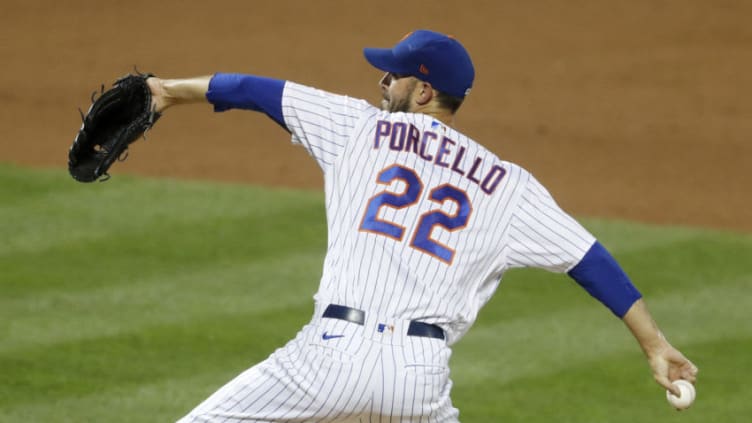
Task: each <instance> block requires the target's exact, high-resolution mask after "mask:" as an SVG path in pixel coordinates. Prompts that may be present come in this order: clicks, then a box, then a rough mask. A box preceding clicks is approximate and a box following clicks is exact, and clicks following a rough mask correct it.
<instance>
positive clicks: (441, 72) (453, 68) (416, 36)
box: [363, 30, 475, 98]
mask: <svg viewBox="0 0 752 423" xmlns="http://www.w3.org/2000/svg"><path fill="white" fill-rule="evenodd" d="M363 54H364V55H365V56H366V60H368V62H369V63H370V64H371V65H373V66H374V67H376V68H377V69H381V70H382V71H384V72H392V73H396V74H407V75H410V76H414V77H416V78H418V79H420V80H421V81H426V82H428V83H429V84H431V85H432V86H433V87H434V88H436V89H437V90H439V91H441V92H444V93H447V94H449V95H452V96H454V97H460V98H464V97H465V96H466V95H468V94H469V93H470V88H471V87H472V86H473V79H475V68H473V62H472V60H470V55H469V54H468V53H467V50H465V47H463V46H462V44H460V42H459V41H457V40H455V39H454V38H453V37H451V36H448V35H444V34H441V33H438V32H434V31H427V30H417V31H413V32H411V33H409V34H407V35H406V36H405V37H404V38H403V39H402V40H401V41H400V42H398V43H397V45H395V46H394V47H393V48H364V49H363Z"/></svg>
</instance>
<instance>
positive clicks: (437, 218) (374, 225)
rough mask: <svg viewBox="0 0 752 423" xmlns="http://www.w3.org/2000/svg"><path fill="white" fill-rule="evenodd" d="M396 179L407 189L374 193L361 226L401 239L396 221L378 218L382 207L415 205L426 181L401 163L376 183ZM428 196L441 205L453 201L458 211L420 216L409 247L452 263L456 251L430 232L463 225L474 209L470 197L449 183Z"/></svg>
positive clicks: (389, 169)
mask: <svg viewBox="0 0 752 423" xmlns="http://www.w3.org/2000/svg"><path fill="white" fill-rule="evenodd" d="M395 180H400V181H402V182H404V183H405V189H404V191H403V192H402V193H395V192H391V191H382V192H380V193H378V194H376V195H375V196H373V197H372V198H371V200H370V201H369V202H368V207H367V208H366V213H365V216H363V222H362V223H361V224H360V229H361V230H363V231H367V232H372V233H375V234H378V235H384V236H387V237H389V238H392V239H394V240H397V241H402V239H403V237H404V235H405V228H404V227H403V226H400V225H398V224H396V223H394V222H389V221H387V220H382V219H379V216H378V215H379V210H381V208H382V207H391V208H393V209H397V210H399V209H403V208H405V207H410V206H412V205H414V204H415V203H417V202H418V199H419V198H420V195H421V193H422V192H423V182H422V181H421V180H420V178H419V177H418V175H417V174H416V173H415V171H414V170H412V169H409V168H406V167H403V166H400V165H393V166H390V167H388V168H386V169H384V170H382V171H381V173H379V176H378V177H377V178H376V182H377V183H379V184H382V185H390V184H391V183H392V182H394V181H395ZM429 198H430V199H431V201H433V202H436V203H438V204H444V202H446V201H452V202H454V203H455V205H456V206H457V207H456V212H455V213H454V215H449V214H446V213H444V212H443V211H441V210H433V211H429V212H426V213H424V214H423V215H421V216H420V220H419V221H418V226H417V227H416V229H415V231H414V232H413V237H412V240H411V241H410V246H411V247H412V248H415V249H417V250H419V251H422V252H424V253H427V254H429V255H431V256H433V257H436V258H437V259H439V260H441V261H443V262H445V263H447V264H452V259H453V258H454V250H453V249H452V248H450V247H448V246H446V245H444V244H441V243H439V242H437V241H436V240H434V239H432V238H431V232H432V231H433V229H434V227H435V226H437V225H438V226H441V227H442V228H444V229H446V230H448V231H450V232H453V231H456V230H459V229H462V228H464V227H465V226H466V225H467V221H468V220H469V219H470V214H471V213H472V210H473V209H472V206H471V205H470V200H469V199H468V198H467V193H465V191H462V190H460V189H459V188H457V187H455V186H453V185H449V184H443V185H439V186H438V187H436V188H434V189H432V190H431V193H430V195H429Z"/></svg>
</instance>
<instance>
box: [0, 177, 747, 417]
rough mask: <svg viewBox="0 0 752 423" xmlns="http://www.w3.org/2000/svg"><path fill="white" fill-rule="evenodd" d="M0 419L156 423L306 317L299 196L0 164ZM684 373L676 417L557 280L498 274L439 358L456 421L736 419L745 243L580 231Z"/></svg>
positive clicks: (314, 222)
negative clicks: (446, 359)
mask: <svg viewBox="0 0 752 423" xmlns="http://www.w3.org/2000/svg"><path fill="white" fill-rule="evenodd" d="M0 199H1V201H2V203H0V239H2V242H0V422H169V421H174V420H176V419H177V418H179V417H181V416H182V415H183V414H184V413H186V412H187V411H189V410H190V409H191V408H192V407H193V406H195V405H196V404H198V403H199V402H200V401H201V400H203V399H204V398H205V397H206V396H208V395H209V394H210V393H212V392H213V391H214V390H215V389H216V388H217V387H219V386H220V385H221V384H223V383H224V382H226V381H227V380H229V379H230V378H231V377H233V376H234V375H236V374H237V373H239V372H240V371H242V370H244V369H245V368H247V367H250V366H251V365H252V364H253V363H255V362H258V361H260V360H262V359H263V358H265V357H266V356H267V355H268V354H269V353H271V352H272V351H273V350H274V348H276V347H278V346H281V345H282V344H283V343H284V342H285V341H286V340H287V339H289V338H291V337H292V336H293V335H294V334H295V332H296V331H297V329H298V328H299V327H300V326H301V325H302V324H304V323H305V322H307V320H308V319H309V318H310V315H311V312H312V299H311V296H312V295H313V293H314V292H315V290H316V286H317V282H318V278H319V276H320V274H321V261H322V258H323V254H324V248H325V238H326V226H325V220H324V208H323V195H322V194H321V193H319V192H304V191H293V190H269V189H265V188H256V187H250V186H243V185H231V184H215V183H208V182H185V181H172V180H150V179H143V178H135V177H130V176H124V175H116V176H115V177H114V178H113V179H112V180H111V181H109V182H107V183H103V184H101V183H94V184H80V183H76V182H74V181H73V180H72V179H71V178H70V177H69V176H68V175H67V172H66V171H65V170H60V171H50V170H44V171H43V170H29V169H23V168H18V167H14V166H9V165H0ZM582 222H583V223H584V224H585V226H586V227H588V228H589V229H590V230H591V231H592V232H593V233H594V234H595V235H596V236H598V238H600V239H601V241H602V242H603V243H604V244H605V245H606V246H608V248H609V249H610V250H611V251H612V252H613V253H614V255H615V256H616V257H617V259H618V260H619V261H620V262H621V263H622V265H623V267H624V268H625V269H626V270H627V272H628V273H629V274H630V276H631V277H632V279H633V281H634V282H635V283H636V284H637V285H638V287H639V288H640V289H641V291H642V292H643V293H644V294H645V296H646V299H647V302H648V306H649V307H650V308H651V310H652V311H653V314H654V315H655V317H656V319H657V320H658V322H659V324H660V325H661V326H662V328H663V329H664V331H665V332H666V334H667V336H668V337H669V339H670V340H671V341H672V342H673V343H674V344H675V345H676V346H677V347H679V348H680V349H681V350H682V351H684V352H685V353H686V354H687V355H688V356H689V357H690V358H692V359H693V360H694V361H695V363H696V364H697V365H698V366H699V367H700V379H699V382H698V384H697V388H698V397H697V401H696V402H695V404H694V405H693V406H692V408H690V409H689V410H687V411H685V412H681V413H679V412H676V411H674V410H672V409H671V408H670V407H669V405H668V404H667V403H666V400H665V396H664V393H663V391H662V389H661V388H660V387H659V386H658V385H656V384H655V383H654V382H653V380H652V376H651V374H650V373H649V371H648V367H647V364H646V362H645V360H644V359H643V357H642V355H641V352H640V351H639V348H638V347H637V344H636V343H635V342H634V341H633V340H632V338H631V336H630V335H629V333H628V331H627V330H626V329H625V328H624V327H623V325H622V323H621V322H620V321H619V320H618V319H616V318H615V317H613V316H612V315H611V314H610V313H609V312H608V311H607V310H606V309H605V308H604V307H602V306H601V305H600V304H598V303H597V302H596V301H595V300H593V299H591V298H590V297H589V296H588V295H587V294H586V293H585V291H583V290H581V289H580V288H579V287H578V286H577V285H576V284H574V283H573V282H572V281H571V280H570V279H569V278H567V277H566V276H563V275H556V274H551V273H547V272H543V271H537V270H516V271H513V272H509V274H507V275H506V277H505V278H504V281H503V282H502V285H501V287H500V288H499V290H498V292H497V293H496V295H495V297H494V298H493V299H492V301H491V302H490V304H489V305H488V306H487V307H486V308H484V309H483V311H482V312H481V315H480V318H479V320H478V322H477V323H476V325H475V327H474V328H473V329H472V330H471V331H470V333H469V335H468V336H467V337H466V338H465V339H463V340H462V341H461V342H460V343H459V344H457V346H456V348H455V353H454V356H453V358H452V378H453V380H454V382H455V385H454V389H453V398H454V402H455V405H456V406H457V407H458V408H459V409H460V411H461V415H460V417H461V418H462V421H463V422H557V423H563V422H630V423H631V422H679V421H681V422H711V421H714V422H748V421H751V419H752V388H750V387H749V385H747V380H748V378H749V376H748V375H747V374H748V373H749V372H750V371H751V370H752V321H751V319H750V317H749V314H750V312H749V310H752V236H750V235H739V234H733V233H722V232H715V231H710V230H701V229H692V228H669V227H657V226H649V225H642V224H635V223H627V222H615V221H607V220H595V219H582Z"/></svg>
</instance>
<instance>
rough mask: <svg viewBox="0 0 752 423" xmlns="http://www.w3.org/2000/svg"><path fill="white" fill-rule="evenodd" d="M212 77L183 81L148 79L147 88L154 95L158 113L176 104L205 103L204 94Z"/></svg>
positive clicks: (185, 79)
mask: <svg viewBox="0 0 752 423" xmlns="http://www.w3.org/2000/svg"><path fill="white" fill-rule="evenodd" d="M211 78H212V76H211V75H208V76H200V77H196V78H184V79H160V78H150V79H149V86H150V87H151V89H152V93H153V95H154V101H155V103H156V104H155V106H156V108H157V111H158V112H162V111H164V109H166V108H168V107H170V106H174V105H176V104H189V103H203V102H206V101H207V99H206V92H207V91H208V90H209V81H211Z"/></svg>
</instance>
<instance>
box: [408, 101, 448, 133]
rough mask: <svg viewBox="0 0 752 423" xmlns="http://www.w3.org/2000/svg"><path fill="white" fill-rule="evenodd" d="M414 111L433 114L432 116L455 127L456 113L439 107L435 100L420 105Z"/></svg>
mask: <svg viewBox="0 0 752 423" xmlns="http://www.w3.org/2000/svg"><path fill="white" fill-rule="evenodd" d="M413 112H414V113H423V114H424V115H428V116H431V117H432V118H434V119H436V120H439V121H441V123H443V124H444V125H446V126H449V127H450V128H454V114H453V113H452V112H450V111H449V110H447V109H446V108H444V107H439V106H438V105H436V104H435V103H433V102H431V103H429V104H426V105H425V106H418V107H417V108H416V110H413Z"/></svg>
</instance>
